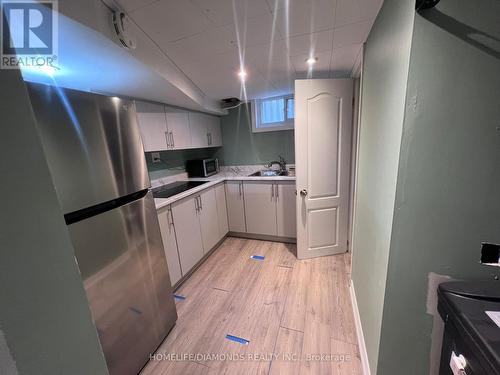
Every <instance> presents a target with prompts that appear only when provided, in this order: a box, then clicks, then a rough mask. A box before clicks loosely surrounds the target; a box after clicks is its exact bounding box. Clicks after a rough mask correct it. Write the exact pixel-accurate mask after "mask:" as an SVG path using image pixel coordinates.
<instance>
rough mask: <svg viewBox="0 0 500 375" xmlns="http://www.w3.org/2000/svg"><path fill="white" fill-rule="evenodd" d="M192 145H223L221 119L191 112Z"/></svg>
mask: <svg viewBox="0 0 500 375" xmlns="http://www.w3.org/2000/svg"><path fill="white" fill-rule="evenodd" d="M189 129H190V130H191V145H192V147H217V146H222V135H221V129H220V119H219V117H217V116H211V115H206V114H204V113H198V112H190V113H189Z"/></svg>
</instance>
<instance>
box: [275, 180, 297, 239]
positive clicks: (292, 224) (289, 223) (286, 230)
mask: <svg viewBox="0 0 500 375" xmlns="http://www.w3.org/2000/svg"><path fill="white" fill-rule="evenodd" d="M276 213H277V222H278V236H280V237H297V216H296V195H295V182H294V181H286V182H285V181H283V182H278V183H277V194H276Z"/></svg>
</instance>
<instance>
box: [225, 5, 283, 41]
mask: <svg viewBox="0 0 500 375" xmlns="http://www.w3.org/2000/svg"><path fill="white" fill-rule="evenodd" d="M234 29H235V31H236V24H235V25H234ZM237 29H238V31H239V35H240V41H241V43H242V45H245V46H247V47H248V46H253V45H258V44H266V43H270V42H271V41H273V40H278V39H281V35H280V33H279V32H278V30H276V29H273V16H272V15H271V13H269V12H267V13H264V14H262V15H261V16H259V17H253V18H249V19H247V20H240V21H239V22H238V26H237Z"/></svg>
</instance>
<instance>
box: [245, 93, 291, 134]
mask: <svg viewBox="0 0 500 375" xmlns="http://www.w3.org/2000/svg"><path fill="white" fill-rule="evenodd" d="M294 104H295V103H294V99H293V95H283V96H275V97H272V98H265V99H255V100H254V101H253V102H252V105H253V114H252V115H253V116H252V131H253V132H254V133H260V132H272V131H277V130H289V129H293V123H294V118H295V105H294Z"/></svg>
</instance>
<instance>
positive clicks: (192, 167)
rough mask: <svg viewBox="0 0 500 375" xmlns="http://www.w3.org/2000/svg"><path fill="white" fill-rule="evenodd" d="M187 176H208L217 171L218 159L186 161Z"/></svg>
mask: <svg viewBox="0 0 500 375" xmlns="http://www.w3.org/2000/svg"><path fill="white" fill-rule="evenodd" d="M186 172H187V173H188V176H189V177H208V176H212V175H214V174H216V173H218V172H219V160H218V159H196V160H188V161H187V162H186Z"/></svg>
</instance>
